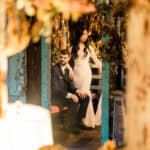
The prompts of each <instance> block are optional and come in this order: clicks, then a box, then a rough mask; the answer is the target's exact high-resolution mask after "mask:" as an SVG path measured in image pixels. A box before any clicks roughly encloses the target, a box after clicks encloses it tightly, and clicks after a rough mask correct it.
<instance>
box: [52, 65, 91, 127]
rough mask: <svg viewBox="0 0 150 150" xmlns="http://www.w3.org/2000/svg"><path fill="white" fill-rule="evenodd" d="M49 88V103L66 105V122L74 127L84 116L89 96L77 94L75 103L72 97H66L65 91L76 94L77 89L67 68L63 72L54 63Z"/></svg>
mask: <svg viewBox="0 0 150 150" xmlns="http://www.w3.org/2000/svg"><path fill="white" fill-rule="evenodd" d="M51 89H52V94H51V95H52V97H51V104H52V105H57V106H59V107H60V108H61V107H64V106H67V107H68V108H69V110H68V115H67V116H68V124H69V126H70V127H75V125H76V123H80V122H81V120H82V118H83V117H85V114H86V110H87V106H88V102H89V97H86V98H85V99H81V98H80V97H79V96H78V98H79V102H78V103H75V102H74V101H73V100H72V99H67V98H66V95H67V93H73V94H76V90H77V89H76V88H75V87H74V85H73V82H72V80H71V79H70V78H69V70H68V69H67V70H66V71H65V73H63V72H62V69H61V66H60V64H56V65H54V66H53V67H52V72H51ZM79 103H80V106H79ZM78 106H79V108H78Z"/></svg>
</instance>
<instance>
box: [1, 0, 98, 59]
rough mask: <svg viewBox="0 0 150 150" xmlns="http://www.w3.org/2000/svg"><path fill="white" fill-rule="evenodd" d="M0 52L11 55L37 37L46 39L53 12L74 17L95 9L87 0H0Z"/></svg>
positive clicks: (48, 36)
mask: <svg viewBox="0 0 150 150" xmlns="http://www.w3.org/2000/svg"><path fill="white" fill-rule="evenodd" d="M0 7H1V10H0V20H1V24H0V32H1V34H0V54H3V55H6V56H11V55H14V54H15V53H17V52H19V51H21V50H23V49H25V48H26V47H27V45H28V44H29V42H30V41H33V42H37V41H38V40H39V39H40V36H44V37H46V41H47V42H48V41H50V36H51V29H52V25H53V22H52V19H53V17H54V16H55V15H56V14H57V13H62V14H63V16H64V18H69V17H71V18H72V19H73V20H76V19H77V18H78V17H79V16H80V15H82V14H84V13H89V12H93V11H95V7H94V5H93V4H91V3H88V0H1V1H0Z"/></svg>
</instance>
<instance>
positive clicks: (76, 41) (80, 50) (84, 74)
mask: <svg viewBox="0 0 150 150" xmlns="http://www.w3.org/2000/svg"><path fill="white" fill-rule="evenodd" d="M70 30H71V31H70V42H71V46H72V47H71V49H70V51H71V56H72V58H71V66H72V67H73V83H74V85H75V86H76V88H78V89H80V90H82V91H84V93H86V95H89V96H90V101H89V104H88V108H87V112H86V117H85V118H84V119H83V123H84V124H85V125H86V126H88V127H93V128H94V127H95V125H100V121H101V120H100V114H101V98H100V100H99V104H98V107H97V108H98V109H97V112H96V114H94V108H93V103H92V98H91V91H90V86H91V81H92V72H91V68H90V63H89V61H90V58H92V60H93V62H94V63H95V64H96V65H97V67H98V68H99V71H100V72H101V70H102V69H101V68H102V64H101V62H100V61H99V60H98V58H97V56H96V53H95V51H94V49H93V47H92V46H91V45H89V43H88V26H87V25H86V24H85V22H84V23H82V24H81V22H78V23H74V26H73V28H72V27H71V24H70ZM86 95H85V96H86Z"/></svg>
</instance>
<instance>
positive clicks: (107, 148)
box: [98, 140, 116, 150]
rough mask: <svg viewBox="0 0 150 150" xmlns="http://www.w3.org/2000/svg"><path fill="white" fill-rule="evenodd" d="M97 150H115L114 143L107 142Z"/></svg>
mask: <svg viewBox="0 0 150 150" xmlns="http://www.w3.org/2000/svg"><path fill="white" fill-rule="evenodd" d="M98 150H116V143H115V142H114V141H110V140H108V141H107V142H106V143H105V144H104V145H103V147H102V148H99V149H98Z"/></svg>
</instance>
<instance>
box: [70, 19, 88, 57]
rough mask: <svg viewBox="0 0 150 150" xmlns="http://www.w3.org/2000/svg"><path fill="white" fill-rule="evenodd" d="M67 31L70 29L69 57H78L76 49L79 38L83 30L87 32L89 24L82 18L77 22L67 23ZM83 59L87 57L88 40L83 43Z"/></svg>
mask: <svg viewBox="0 0 150 150" xmlns="http://www.w3.org/2000/svg"><path fill="white" fill-rule="evenodd" d="M69 29H70V44H71V49H72V50H71V55H72V59H75V58H77V57H78V49H79V42H80V37H81V35H82V34H83V31H84V30H87V31H89V22H88V20H87V18H86V17H85V16H84V17H82V18H80V19H79V20H78V21H77V22H72V21H69ZM84 44H85V48H84V57H86V56H87V54H88V50H89V42H88V39H87V40H86V41H85V42H84Z"/></svg>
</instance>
